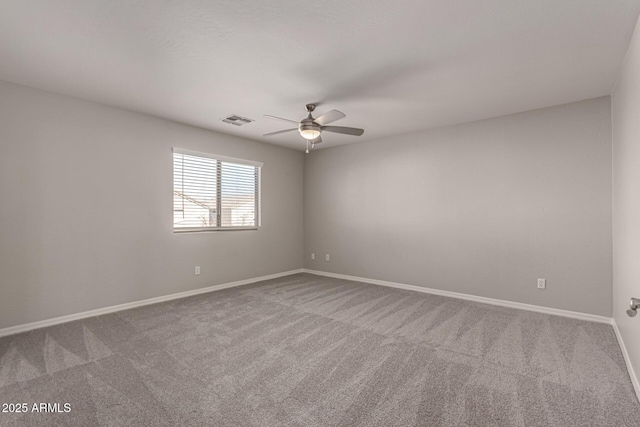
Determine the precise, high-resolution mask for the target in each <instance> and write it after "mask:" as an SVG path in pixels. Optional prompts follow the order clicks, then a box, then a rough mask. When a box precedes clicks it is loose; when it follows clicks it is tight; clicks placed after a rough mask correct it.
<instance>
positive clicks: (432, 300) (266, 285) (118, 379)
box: [0, 274, 640, 427]
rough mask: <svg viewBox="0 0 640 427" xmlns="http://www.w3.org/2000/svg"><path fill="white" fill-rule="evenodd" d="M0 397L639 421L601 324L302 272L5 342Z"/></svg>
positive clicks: (193, 412)
mask: <svg viewBox="0 0 640 427" xmlns="http://www.w3.org/2000/svg"><path fill="white" fill-rule="evenodd" d="M0 403H14V404H15V403H27V404H28V405H29V411H28V412H27V413H15V412H14V413H6V412H4V413H2V412H0V425H2V426H243V427H248V426H640V405H639V404H638V401H637V399H636V397H635V394H634V392H633V388H632V385H631V382H630V379H629V375H628V373H627V370H626V368H625V364H624V360H623V357H622V354H621V352H620V348H619V347H618V344H617V342H616V339H615V336H614V333H613V330H612V328H611V327H610V326H609V325H604V324H598V323H590V322H585V321H579V320H572V319H567V318H562V317H556V316H548V315H543V314H537V313H531V312H526V311H519V310H514V309H508V308H502V307H495V306H490V305H484V304H479V303H472V302H468V301H462V300H457V299H451V298H445V297H440V296H433V295H427V294H421V293H414V292H410V291H403V290H396V289H390V288H384V287H379V286H374V285H367V284H362V283H355V282H349V281H344V280H337V279H328V278H325V277H319V276H314V275H308V274H299V275H294V276H288V277H284V278H280V279H274V280H270V281H265V282H260V283H256V284H253V285H247V286H243V287H238V288H233V289H227V290H223V291H218V292H213V293H208V294H203V295H199V296H195V297H190V298H185V299H181V300H175V301H171V302H167V303H162V304H157V305H152V306H146V307H141V308H137V309H133V310H128V311H122V312H119V313H115V314H109V315H104V316H99V317H94V318H90V319H85V320H81V321H76V322H71V323H67V324H62V325H58V326H53V327H49V328H45V329H39V330H35V331H31V332H27V333H23V334H19V335H14V336H10V337H5V338H2V339H0ZM33 403H58V404H59V405H60V409H61V410H64V404H65V403H68V404H69V405H70V410H71V411H70V412H67V413H64V412H62V413H51V412H48V413H38V412H31V410H32V405H33Z"/></svg>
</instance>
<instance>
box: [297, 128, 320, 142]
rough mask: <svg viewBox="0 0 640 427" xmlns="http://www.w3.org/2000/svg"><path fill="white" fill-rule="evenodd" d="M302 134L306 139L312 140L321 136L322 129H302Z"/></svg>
mask: <svg viewBox="0 0 640 427" xmlns="http://www.w3.org/2000/svg"><path fill="white" fill-rule="evenodd" d="M300 135H301V136H302V137H303V138H304V139H308V140H312V139H316V138H317V137H319V136H320V131H319V130H317V129H301V130H300Z"/></svg>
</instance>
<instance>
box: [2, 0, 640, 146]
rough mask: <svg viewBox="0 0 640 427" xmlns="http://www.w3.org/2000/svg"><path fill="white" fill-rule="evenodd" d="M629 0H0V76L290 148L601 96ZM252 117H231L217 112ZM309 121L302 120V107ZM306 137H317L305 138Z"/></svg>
mask: <svg viewBox="0 0 640 427" xmlns="http://www.w3.org/2000/svg"><path fill="white" fill-rule="evenodd" d="M639 13H640V0H406V1H399V0H396V1H380V0H376V1H372V0H348V1H345V0H328V1H318V0H314V1H307V0H304V1H301V0H277V1H264V0H263V1H259V0H245V1H242V0H217V1H211V0H200V1H198V0H179V1H178V0H176V1H172V0H153V1H152V0H129V1H113V0H55V1H44V0H41V1H30V0H2V1H1V2H0V79H1V80H5V81H9V82H13V83H19V84H23V85H27V86H31V87H35V88H41V89H45V90H49V91H53V92H58V93H62V94H67V95H71V96H76V97H80V98H84V99H88V100H92V101H96V102H100V103H104V104H109V105H114V106H118V107H123V108H128V109H131V110H135V111H140V112H145V113H149V114H153V115H156V116H160V117H165V118H169V119H173V120H176V121H179V122H183V123H188V124H192V125H196V126H201V127H204V128H208V129H213V130H217V131H220V132H224V133H230V134H234V135H238V136H242V137H245V138H249V139H254V140H258V141H263V142H265V143H266V142H268V143H273V144H278V145H282V146H286V147H291V148H296V149H303V148H304V143H303V141H304V140H303V139H302V138H301V137H300V136H299V135H298V134H297V133H290V134H285V135H281V136H277V137H271V138H264V137H262V136H261V135H262V134H263V133H267V132H272V131H277V130H280V129H285V128H288V127H289V126H288V124H287V123H285V122H279V121H277V120H273V119H268V118H264V117H262V115H263V114H273V115H276V116H281V117H286V118H290V119H294V120H299V119H302V118H303V117H304V115H305V112H304V104H306V103H309V102H320V106H319V107H318V108H317V113H318V115H319V114H322V113H323V112H325V111H327V110H330V109H334V108H335V109H339V110H341V111H343V112H344V113H345V114H346V115H347V117H346V118H345V119H343V120H341V121H339V122H335V123H334V124H335V125H342V126H355V127H362V128H364V129H365V133H364V135H363V136H361V137H354V136H347V135H339V134H334V133H331V134H328V133H327V134H324V135H323V139H324V143H323V144H322V146H324V147H329V146H333V145H338V144H346V143H349V142H354V141H363V140H368V139H373V138H380V137H384V136H389V135H393V134H400V133H407V132H413V131H417V130H422V129H426V128H432V127H437V126H443V125H448V124H453V123H461V122H467V121H472V120H478V119H483V118H487V117H494V116H499V115H504V114H509V113H514V112H519V111H526V110H531V109H535V108H541V107H546V106H551V105H558V104H563V103H567V102H572V101H577V100H582V99H588V98H593V97H597V96H602V95H607V94H610V93H611V90H612V88H613V85H614V83H615V79H616V76H617V73H618V70H619V68H620V66H621V64H622V61H623V59H624V54H625V51H626V48H627V44H628V42H629V39H630V37H631V33H632V31H633V26H634V24H635V22H636V19H637V17H638V14H639ZM231 113H234V114H239V115H242V116H245V117H249V118H252V119H255V120H256V121H255V122H254V123H251V124H249V125H246V126H243V127H241V128H238V127H235V126H231V125H227V124H224V123H222V122H220V119H221V118H223V117H224V116H226V115H228V114H231ZM316 116H317V115H316ZM319 148H320V147H319Z"/></svg>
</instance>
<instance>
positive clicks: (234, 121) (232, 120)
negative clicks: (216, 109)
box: [222, 114, 253, 126]
mask: <svg viewBox="0 0 640 427" xmlns="http://www.w3.org/2000/svg"><path fill="white" fill-rule="evenodd" d="M222 121H223V122H225V123H229V124H230V125H234V126H242V125H246V124H248V123H251V122H253V120H251V119H248V118H246V117H242V116H238V115H237V114H232V115H230V116H227V117H225V118H224V119H222Z"/></svg>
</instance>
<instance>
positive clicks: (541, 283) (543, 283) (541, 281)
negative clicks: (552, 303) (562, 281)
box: [538, 279, 547, 289]
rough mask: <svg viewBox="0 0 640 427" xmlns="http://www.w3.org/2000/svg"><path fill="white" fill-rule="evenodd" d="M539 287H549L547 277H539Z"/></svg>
mask: <svg viewBox="0 0 640 427" xmlns="http://www.w3.org/2000/svg"><path fill="white" fill-rule="evenodd" d="M538 289H547V279H538Z"/></svg>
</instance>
